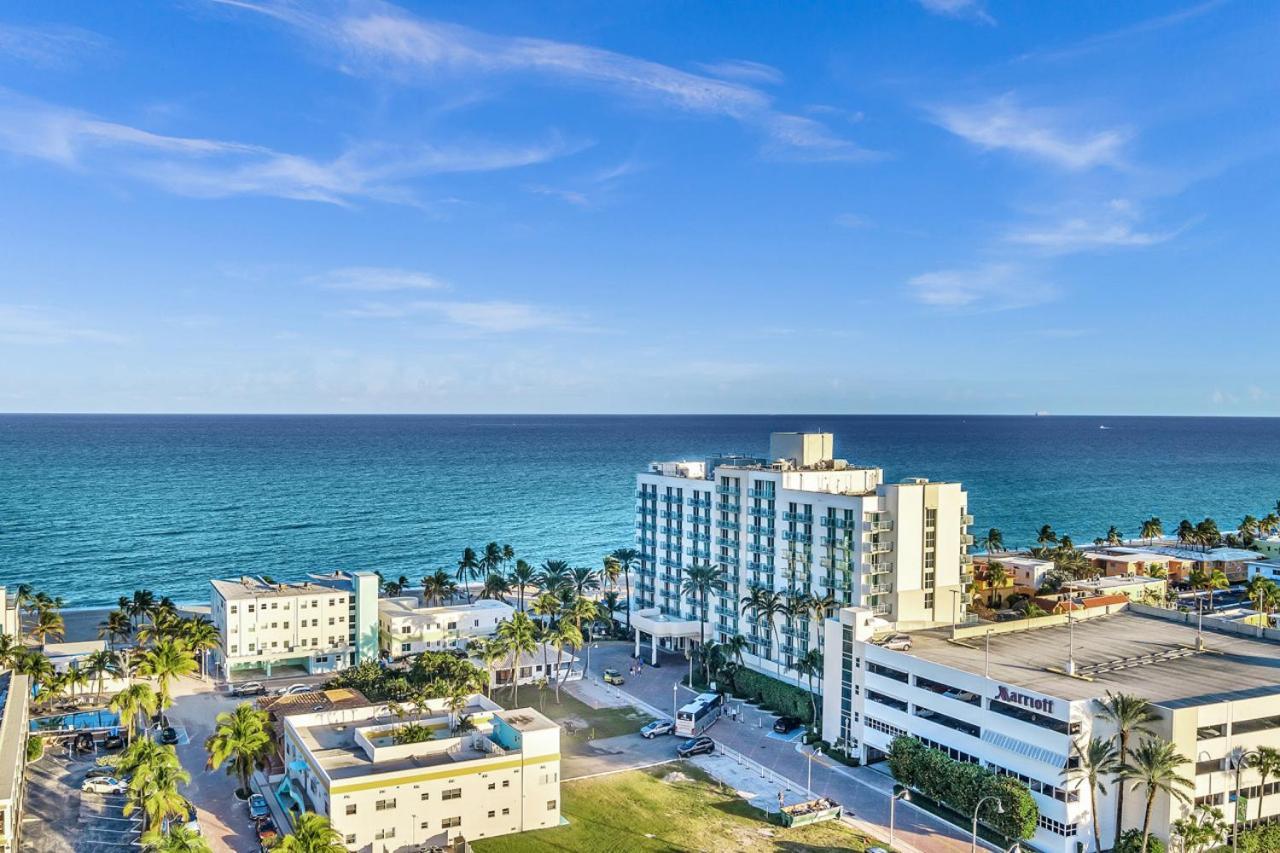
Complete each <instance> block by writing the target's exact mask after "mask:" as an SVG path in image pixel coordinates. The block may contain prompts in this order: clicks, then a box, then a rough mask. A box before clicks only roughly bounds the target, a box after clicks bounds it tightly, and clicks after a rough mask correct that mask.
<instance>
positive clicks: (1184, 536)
mask: <svg viewBox="0 0 1280 853" xmlns="http://www.w3.org/2000/svg"><path fill="white" fill-rule="evenodd" d="M1176 535H1177V537H1178V544H1179V545H1190V544H1192V543H1194V542H1195V541H1196V526H1195V525H1194V524H1192V523H1191V522H1190V521H1188V520H1187V519H1185V518H1184V519H1182V521H1179V522H1178V531H1177V534H1176Z"/></svg>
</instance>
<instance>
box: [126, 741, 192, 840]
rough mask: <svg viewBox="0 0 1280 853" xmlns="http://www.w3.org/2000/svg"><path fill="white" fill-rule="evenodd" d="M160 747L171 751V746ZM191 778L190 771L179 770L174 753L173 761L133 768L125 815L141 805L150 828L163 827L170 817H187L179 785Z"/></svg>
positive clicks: (185, 803)
mask: <svg viewBox="0 0 1280 853" xmlns="http://www.w3.org/2000/svg"><path fill="white" fill-rule="evenodd" d="M162 748H164V749H168V750H169V751H170V753H171V754H172V750H173V747H162ZM190 781H191V774H190V773H188V772H187V771H186V770H183V769H182V765H181V764H179V763H178V760H177V756H176V754H174V758H173V760H172V761H170V760H167V759H166V760H163V761H158V762H155V763H154V764H150V765H144V766H141V767H138V768H136V769H135V770H134V773H133V779H132V780H131V781H130V782H129V793H128V799H127V800H126V801H125V804H124V809H123V814H124V816H125V817H128V816H129V815H130V814H132V813H133V811H134V809H137V808H141V809H142V813H143V814H144V815H146V818H147V821H146V822H147V826H148V827H150V828H155V827H159V826H163V825H164V822H165V821H166V820H168V819H169V818H172V817H181V818H184V819H185V818H187V817H188V816H189V812H188V811H187V798H186V797H184V796H182V794H181V793H180V792H179V790H178V787H179V786H180V785H186V784H187V783H189V782H190Z"/></svg>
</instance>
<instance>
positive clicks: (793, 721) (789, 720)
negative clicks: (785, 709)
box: [773, 714, 800, 735]
mask: <svg viewBox="0 0 1280 853" xmlns="http://www.w3.org/2000/svg"><path fill="white" fill-rule="evenodd" d="M799 725H800V719H799V717H793V716H791V715H790V714H786V715H784V716H781V717H779V718H778V721H777V722H776V723H774V724H773V730H774V731H775V732H777V733H778V734H782V735H785V734H786V733H787V732H791V731H795V729H796V727H797V726H799Z"/></svg>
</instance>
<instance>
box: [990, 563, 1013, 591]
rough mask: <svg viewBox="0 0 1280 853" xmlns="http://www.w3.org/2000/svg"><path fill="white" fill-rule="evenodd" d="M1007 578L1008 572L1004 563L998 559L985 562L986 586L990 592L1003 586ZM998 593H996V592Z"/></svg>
mask: <svg viewBox="0 0 1280 853" xmlns="http://www.w3.org/2000/svg"><path fill="white" fill-rule="evenodd" d="M1008 579H1009V572H1008V570H1007V569H1005V567H1004V563H1002V562H1000V561H999V560H993V561H991V562H990V563H987V588H988V589H990V590H991V591H992V592H995V591H996V590H997V589H1002V588H1003V587H1004V582H1005V581H1007V580H1008ZM997 595H998V593H997Z"/></svg>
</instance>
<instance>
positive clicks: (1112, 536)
mask: <svg viewBox="0 0 1280 853" xmlns="http://www.w3.org/2000/svg"><path fill="white" fill-rule="evenodd" d="M1105 541H1106V543H1107V544H1108V545H1119V544H1120V543H1122V542H1124V536H1122V535H1121V534H1120V529H1119V528H1118V527H1116V526H1115V525H1114V524H1113V525H1111V526H1110V527H1109V528H1107V535H1106V537H1105Z"/></svg>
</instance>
